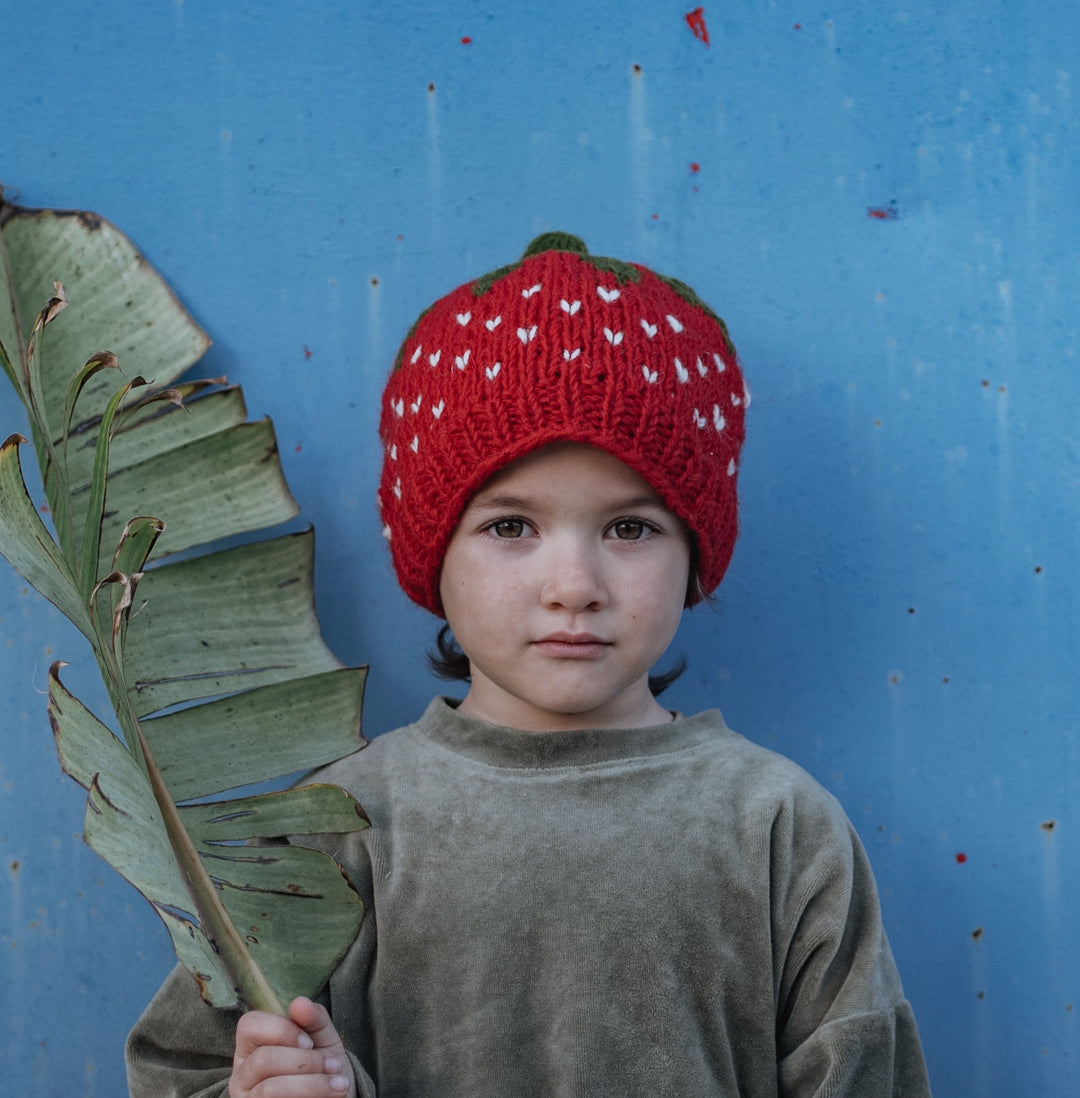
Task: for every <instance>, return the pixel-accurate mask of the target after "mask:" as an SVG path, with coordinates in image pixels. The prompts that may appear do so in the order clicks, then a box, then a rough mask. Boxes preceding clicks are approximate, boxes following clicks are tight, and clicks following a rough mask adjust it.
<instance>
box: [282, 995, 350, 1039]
mask: <svg viewBox="0 0 1080 1098" xmlns="http://www.w3.org/2000/svg"><path fill="white" fill-rule="evenodd" d="M289 1017H290V1018H291V1019H292V1020H293V1021H294V1022H295V1023H296V1024H297V1025H298V1026H299V1027H300V1028H301V1029H302V1030H304V1031H305V1032H306V1033H307V1034H308V1035H309V1036H310V1037H311V1040H312V1041H313V1042H314V1045H315V1048H340V1047H341V1038H340V1037H339V1036H338V1031H337V1030H336V1029H335V1028H334V1023H333V1022H332V1021H331V1020H330V1015H329V1013H327V1011H326V1008H325V1007H322V1006H320V1005H319V1004H318V1003H313V1002H312V1001H311V1000H310V999H307V998H305V997H303V996H301V997H300V998H298V999H293V1001H292V1002H291V1003H290V1004H289Z"/></svg>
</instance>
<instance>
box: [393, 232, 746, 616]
mask: <svg viewBox="0 0 1080 1098" xmlns="http://www.w3.org/2000/svg"><path fill="white" fill-rule="evenodd" d="M748 403H749V396H748V393H747V391H746V388H745V386H744V382H743V378H742V373H741V371H740V369H739V365H738V362H737V359H736V355H735V348H734V346H733V345H732V343H731V340H730V339H729V337H728V334H727V329H726V328H725V326H724V323H723V321H722V320H720V318H719V317H717V316H716V314H715V313H713V312H712V311H711V310H710V309H709V308H708V306H706V305H705V304H704V303H703V302H701V301H700V300H699V299H698V298H697V296H696V294H694V292H693V291H692V290H690V289H689V287H687V286H685V285H684V284H682V283H680V282H677V281H676V280H674V279H670V278H665V277H663V276H660V275H657V274H655V273H654V272H652V271H650V270H648V269H647V268H645V267H641V266H638V265H637V264H630V263H624V262H622V261H620V260H614V259H608V258H605V257H602V256H592V255H589V254H588V252H587V251H586V249H585V245H584V243H583V242H582V241H580V240H579V239H578V238H577V237H573V236H569V235H567V234H564V233H548V234H545V235H544V236H542V237H538V238H537V239H536V240H535V241H533V243H532V244H531V245H530V246H529V248H528V249H526V252H525V255H524V256H523V257H522V259H521V261H520V262H518V263H516V264H512V265H511V266H508V267H503V268H500V269H499V270H497V271H493V272H492V273H491V274H489V275H485V276H484V277H483V278H480V279H477V280H476V281H474V282H469V283H466V284H465V285H463V286H459V287H458V288H457V289H456V290H454V291H453V292H452V293H449V294H447V295H446V296H445V297H443V298H440V299H439V300H438V301H436V302H435V304H434V305H432V306H431V308H430V309H428V310H427V311H426V312H424V313H423V314H421V316H420V318H419V319H418V320H417V322H416V324H415V325H414V326H413V328H412V330H411V331H410V332H409V334H408V335H407V336H406V338H405V342H404V343H403V344H402V347H401V350H400V352H399V353H398V358H397V362H396V364H395V367H394V370H393V373H392V374H391V376H390V379H389V381H388V382H387V385H386V389H385V391H384V393H383V404H382V416H381V421H380V428H379V433H380V436H381V438H382V441H383V445H384V448H385V455H384V461H383V470H382V480H381V483H380V486H379V506H380V510H381V514H382V519H383V523H384V527H383V533H384V535H385V536H386V538H387V540H388V541H389V543H390V549H391V553H392V556H393V561H394V567H395V569H396V571H397V575H398V580H399V582H400V583H401V586H402V588H403V589H404V590H405V593H406V594H407V595H409V597H410V598H412V599H413V600H414V601H415V602H417V603H419V604H420V605H421V606H424V607H427V609H429V610H431V611H432V612H433V613H435V614H437V615H439V616H440V617H441V616H443V612H442V602H441V599H440V597H439V574H440V570H441V567H442V560H443V556H444V554H445V552H446V547H447V545H448V543H449V540H450V537H451V535H452V534H453V531H454V527H455V525H456V524H457V521H458V519H459V517H460V516H461V513H462V511H463V510H464V508H465V507H466V505H467V504H468V502H469V500H470V498H471V497H472V496H473V495H474V494H475V492H476V491H477V490H478V489H479V488H480V486H481V485H482V484H483V483H484V482H485V481H486V480H487V479H488V477H490V476H491V475H492V474H494V473H495V472H497V471H498V470H499V469H501V468H502V467H503V466H505V465H506V464H507V463H509V462H511V461H513V460H514V459H515V458H518V457H521V456H523V455H524V454H527V453H529V452H530V451H532V450H535V449H537V448H538V447H540V446H543V445H545V444H546V443H550V442H555V441H572V442H581V443H586V444H588V445H590V446H596V447H598V448H599V449H602V450H606V451H607V452H608V453H610V454H612V455H614V456H615V457H617V458H619V460H621V461H623V462H624V463H625V464H627V465H628V466H630V467H631V468H632V469H634V470H636V471H637V472H638V473H640V474H641V476H643V477H644V478H645V479H646V480H647V481H648V482H649V483H650V484H651V485H652V487H653V488H654V489H655V491H657V492H658V493H659V495H660V496H661V498H662V499H663V501H664V503H665V504H666V505H667V506H668V507H669V508H670V509H671V510H672V511H674V512H675V514H677V515H678V516H679V517H680V518H681V519H682V520H683V522H685V523H686V525H687V527H688V528H689V530H690V531H691V534H692V536H693V539H694V542H695V550H696V553H695V556H696V560H697V568H698V576H699V581H700V586H701V589H702V591H703V592H704V593H706V594H707V593H709V592H711V591H712V590H713V589H714V588H715V587H716V586H717V584H719V582H720V579H721V577H722V576H723V574H724V570H725V569H726V568H727V565H728V562H729V560H730V559H731V553H732V549H733V547H734V543H735V533H736V518H737V502H736V480H737V471H738V460H739V450H740V447H741V445H742V441H743V436H744V414H745V410H746V406H747V404H748ZM692 601H694V600H693V599H690V600H688V602H692Z"/></svg>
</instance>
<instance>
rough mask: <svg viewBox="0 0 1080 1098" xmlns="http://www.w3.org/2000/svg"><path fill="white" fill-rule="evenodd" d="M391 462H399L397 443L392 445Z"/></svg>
mask: <svg viewBox="0 0 1080 1098" xmlns="http://www.w3.org/2000/svg"><path fill="white" fill-rule="evenodd" d="M390 460H391V461H397V443H396V442H392V443H390Z"/></svg>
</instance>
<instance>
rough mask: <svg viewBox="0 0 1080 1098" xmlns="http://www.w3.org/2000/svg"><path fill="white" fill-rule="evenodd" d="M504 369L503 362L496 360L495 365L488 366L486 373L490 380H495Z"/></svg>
mask: <svg viewBox="0 0 1080 1098" xmlns="http://www.w3.org/2000/svg"><path fill="white" fill-rule="evenodd" d="M501 369H502V363H501V362H496V363H495V365H494V366H488V367H487V369H486V370H484V373H485V374H486V375H487V379H488V381H494V380H495V379H496V378H497V377H498V376H499V371H500V370H501Z"/></svg>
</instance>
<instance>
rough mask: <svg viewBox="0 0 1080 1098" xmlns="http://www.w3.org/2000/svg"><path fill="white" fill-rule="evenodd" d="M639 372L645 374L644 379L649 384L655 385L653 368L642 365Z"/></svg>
mask: <svg viewBox="0 0 1080 1098" xmlns="http://www.w3.org/2000/svg"><path fill="white" fill-rule="evenodd" d="M641 372H642V373H643V374H644V375H645V380H646V381H647V382H648V383H649V384H650V385H655V384H656V371H655V370H650V369H649V367H648V366H642V367H641Z"/></svg>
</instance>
